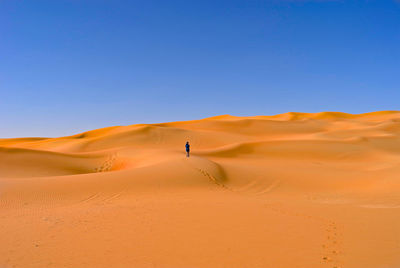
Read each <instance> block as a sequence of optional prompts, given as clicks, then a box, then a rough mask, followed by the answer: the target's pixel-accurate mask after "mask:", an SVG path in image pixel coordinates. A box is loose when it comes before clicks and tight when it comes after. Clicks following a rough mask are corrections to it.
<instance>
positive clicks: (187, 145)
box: [185, 142, 190, 157]
mask: <svg viewBox="0 0 400 268" xmlns="http://www.w3.org/2000/svg"><path fill="white" fill-rule="evenodd" d="M185 147H186V157H189V152H190V145H189V142H187V143H186V145H185Z"/></svg>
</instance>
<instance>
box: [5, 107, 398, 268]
mask: <svg viewBox="0 0 400 268" xmlns="http://www.w3.org/2000/svg"><path fill="white" fill-rule="evenodd" d="M186 141H189V142H190V144H191V149H192V153H191V157H190V158H187V157H186V156H185V152H184V144H185V142H186ZM399 174H400V112H398V111H382V112H373V113H367V114H358V115H353V114H346V113H338V112H324V113H316V114H307V113H286V114H281V115H275V116H253V117H235V116H230V115H222V116H216V117H211V118H206V119H202V120H193V121H182V122H171V123H162V124H140V125H131V126H116V127H109V128H104V129H98V130H93V131H88V132H85V133H81V134H77V135H73V136H67V137H59V138H17V139H0V227H1V228H0V237H1V241H2V243H1V245H0V267H271V268H275V267H282V268H286V267H288V268H292V267H304V268H309V267H330V268H334V267H336V268H339V267H350V268H353V267H354V268H358V267H360V268H368V267H371V268H382V267H400V254H399V252H400V232H399V230H400V229H399V227H398V226H400V179H399Z"/></svg>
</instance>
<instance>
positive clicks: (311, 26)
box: [0, 0, 400, 137]
mask: <svg viewBox="0 0 400 268" xmlns="http://www.w3.org/2000/svg"><path fill="white" fill-rule="evenodd" d="M399 103H400V2H399V1H395V0H365V1H351V0H342V1H335V0H330V1H324V0H319V1H318V0H314V1H311V0H309V1H307V0H266V1H256V0H240V1H239V0H226V1H223V0H212V1H208V0H201V1H187V0H182V1H175V0H169V1H165V0H160V1H151V0H144V1H133V0H131V1H128V0H126V1H118V0H112V1H111V0H107V1H102V0H68V1H66V0H56V1H55V0H47V1H41V0H35V1H28V0H25V1H24V0H18V1H16V0H2V1H1V2H0V137H19V136H61V135H67V134H74V133H78V132H81V131H85V130H90V129H95V128H100V127H106V126H111V125H127V124H134V123H155V122H165V121H175V120H189V119H198V118H203V117H208V116H213V115H219V114H233V115H243V116H244V115H270V114H277V113H284V112H289V111H298V112H320V111H342V112H350V113H363V112H370V111H376V110H399V109H400V108H399V107H400V105H399Z"/></svg>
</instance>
